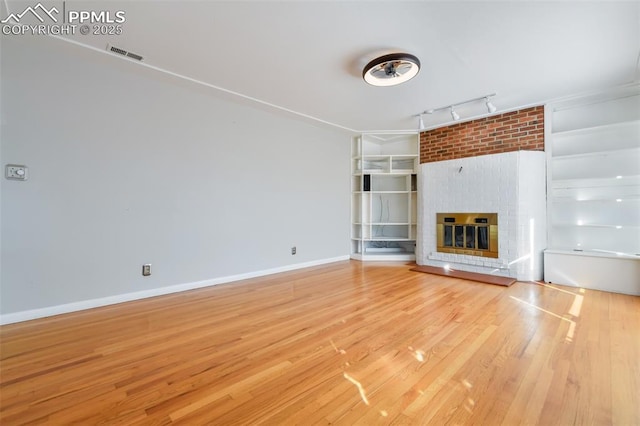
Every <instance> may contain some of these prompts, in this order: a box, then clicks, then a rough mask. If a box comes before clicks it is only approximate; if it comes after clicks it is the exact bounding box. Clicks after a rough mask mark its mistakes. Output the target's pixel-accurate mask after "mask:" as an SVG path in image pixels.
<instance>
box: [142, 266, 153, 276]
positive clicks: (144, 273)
mask: <svg viewBox="0 0 640 426" xmlns="http://www.w3.org/2000/svg"><path fill="white" fill-rule="evenodd" d="M149 275H151V264H150V263H146V264H144V265H142V276H144V277H148V276H149Z"/></svg>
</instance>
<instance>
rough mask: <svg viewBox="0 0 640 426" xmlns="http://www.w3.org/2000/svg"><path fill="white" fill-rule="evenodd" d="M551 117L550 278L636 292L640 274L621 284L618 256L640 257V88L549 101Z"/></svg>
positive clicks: (638, 259) (548, 115) (547, 272)
mask: <svg viewBox="0 0 640 426" xmlns="http://www.w3.org/2000/svg"><path fill="white" fill-rule="evenodd" d="M545 122H546V128H547V133H546V142H545V145H546V146H545V149H546V151H547V179H548V182H547V197H548V202H547V206H548V228H547V229H548V250H547V251H546V252H545V281H549V282H556V283H558V284H567V285H582V286H584V287H590V288H597V289H601V290H609V291H619V292H625V293H632V294H638V293H637V292H638V291H640V288H637V286H638V285H639V284H638V283H640V276H635V277H634V278H633V279H632V281H635V284H631V283H626V284H625V283H622V282H621V277H620V276H618V275H619V274H618V273H617V272H616V271H617V270H619V266H615V265H618V263H615V262H613V259H617V260H623V259H628V260H629V261H634V264H635V262H640V88H639V87H638V86H635V87H633V86H632V87H628V88H625V89H624V90H621V91H619V92H617V93H615V94H607V95H600V96H595V97H590V98H583V99H576V100H572V101H570V102H565V103H558V104H551V105H547V108H546V117H545ZM568 255H573V257H571V258H569V257H567V256H568ZM577 255H581V256H580V257H575V256H577ZM607 256H609V257H610V258H611V259H612V261H611V262H607V261H606V257H607ZM595 258H597V259H598V264H597V265H598V271H599V272H601V273H599V274H595V273H590V274H588V275H589V277H591V278H590V279H589V280H586V279H585V278H584V277H583V275H584V271H585V270H587V269H588V268H589V267H590V266H592V265H593V264H595V263H594V262H593V259H595ZM567 259H571V260H572V262H569V261H567ZM607 264H610V265H611V267H610V268H607V267H606V266H605V265H607ZM571 265H574V266H575V265H578V266H576V267H575V268H573V269H572V268H571ZM603 268H605V269H604V270H603ZM634 268H637V267H634ZM633 270H634V271H635V270H638V269H633ZM581 274H582V275H581ZM598 276H601V277H607V276H608V277H610V278H611V279H609V280H607V281H606V282H604V280H605V278H602V279H600V280H598V279H596V278H595V277H598ZM578 277H580V278H578ZM594 280H595V281H594ZM592 281H594V282H592ZM601 281H602V282H601ZM622 281H624V280H622ZM634 285H635V286H636V287H634ZM630 288H633V289H634V290H633V291H629V289H630Z"/></svg>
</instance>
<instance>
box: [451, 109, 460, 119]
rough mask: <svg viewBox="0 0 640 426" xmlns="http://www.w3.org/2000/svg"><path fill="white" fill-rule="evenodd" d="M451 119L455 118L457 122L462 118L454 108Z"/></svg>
mask: <svg viewBox="0 0 640 426" xmlns="http://www.w3.org/2000/svg"><path fill="white" fill-rule="evenodd" d="M451 118H453V119H454V120H455V121H458V120H460V116H459V115H458V113H457V112H456V110H454V109H453V107H451Z"/></svg>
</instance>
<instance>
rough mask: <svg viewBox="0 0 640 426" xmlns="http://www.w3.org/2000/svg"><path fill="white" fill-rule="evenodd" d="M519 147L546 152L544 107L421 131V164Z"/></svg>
mask: <svg viewBox="0 0 640 426" xmlns="http://www.w3.org/2000/svg"><path fill="white" fill-rule="evenodd" d="M519 150H527V151H544V107H543V106H536V107H532V108H526V109H521V110H519V111H512V112H507V113H504V114H500V115H494V116H492V117H487V118H481V119H478V120H473V121H468V122H466V123H460V124H454V125H452V126H448V127H442V128H439V129H434V130H429V131H426V132H422V133H420V163H431V162H434V161H442V160H453V159H456V158H464V157H476V156H478V155H485V154H497V153H500V152H509V151H519Z"/></svg>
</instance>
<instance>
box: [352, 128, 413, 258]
mask: <svg viewBox="0 0 640 426" xmlns="http://www.w3.org/2000/svg"><path fill="white" fill-rule="evenodd" d="M418 152H419V139H418V135H417V134H401V135H389V134H385V135H370V134H364V135H361V136H359V137H357V138H354V140H353V142H352V170H351V171H352V173H351V175H352V178H351V179H352V184H351V186H352V201H351V202H352V214H351V217H352V231H351V232H352V238H351V241H352V250H351V253H352V255H351V257H352V258H353V259H358V260H383V259H384V260H415V254H414V252H415V234H416V230H415V228H416V225H415V220H416V217H417V202H416V196H415V194H416V184H417V176H416V170H417V166H418V162H419V155H418Z"/></svg>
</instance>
